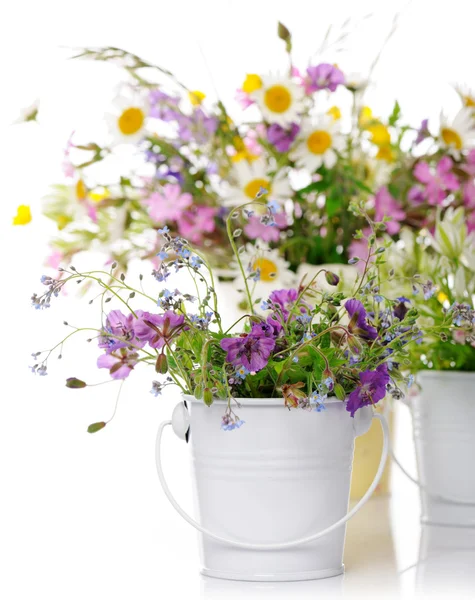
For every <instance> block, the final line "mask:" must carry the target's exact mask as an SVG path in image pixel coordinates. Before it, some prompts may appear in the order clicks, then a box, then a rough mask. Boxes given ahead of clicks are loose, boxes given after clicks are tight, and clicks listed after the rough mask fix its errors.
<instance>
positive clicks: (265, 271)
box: [252, 258, 277, 281]
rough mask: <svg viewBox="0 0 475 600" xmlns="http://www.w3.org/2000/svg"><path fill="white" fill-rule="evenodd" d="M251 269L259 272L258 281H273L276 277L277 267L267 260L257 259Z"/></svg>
mask: <svg viewBox="0 0 475 600" xmlns="http://www.w3.org/2000/svg"><path fill="white" fill-rule="evenodd" d="M252 269H253V270H254V271H257V270H258V269H259V272H260V275H261V276H260V281H274V279H275V278H276V277H277V265H276V264H275V263H274V262H272V261H271V260H269V259H268V258H258V259H257V260H256V261H254V264H253V265H252Z"/></svg>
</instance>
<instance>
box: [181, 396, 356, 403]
mask: <svg viewBox="0 0 475 600" xmlns="http://www.w3.org/2000/svg"><path fill="white" fill-rule="evenodd" d="M182 396H183V398H184V399H185V400H187V401H189V402H192V403H195V404H203V400H202V399H201V400H200V399H198V398H195V396H192V395H191V394H182ZM235 400H236V401H237V402H239V404H241V405H243V406H283V405H284V399H283V398H235ZM215 404H217V405H218V406H225V405H227V404H228V401H227V400H214V402H213V406H214V405H215ZM327 404H341V405H342V406H345V401H344V400H338V398H335V397H334V396H332V397H330V398H327V399H326V400H325V405H327Z"/></svg>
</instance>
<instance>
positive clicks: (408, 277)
mask: <svg viewBox="0 0 475 600" xmlns="http://www.w3.org/2000/svg"><path fill="white" fill-rule="evenodd" d="M442 214H443V216H442ZM469 229H470V225H469V220H468V219H467V216H466V214H465V213H464V209H463V208H462V207H459V208H457V209H454V208H452V207H449V208H447V209H446V210H445V211H442V209H440V208H439V210H438V213H437V219H436V224H435V229H434V232H433V233H431V232H430V231H428V230H427V229H423V230H422V231H421V232H419V233H416V232H413V231H411V230H408V229H405V230H402V231H401V240H400V241H399V242H398V243H397V244H394V245H392V247H391V248H390V249H389V252H388V263H387V264H388V265H391V270H390V271H389V272H387V273H386V275H388V273H389V279H391V283H387V284H386V286H383V287H387V288H388V289H392V288H393V287H394V286H396V285H397V286H398V289H400V290H401V291H403V294H404V303H405V304H406V306H407V307H410V306H412V307H415V308H416V309H417V312H418V314H419V315H420V318H419V322H420V324H421V328H422V329H423V330H424V336H421V337H420V339H419V341H418V343H417V344H414V345H412V346H411V349H410V353H411V364H412V369H413V370H414V372H417V371H419V370H421V369H435V370H458V371H474V370H475V310H474V303H473V298H474V294H475V234H474V233H469ZM394 272H396V277H395V278H394V279H393V277H394Z"/></svg>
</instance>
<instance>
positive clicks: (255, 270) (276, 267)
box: [231, 242, 295, 309]
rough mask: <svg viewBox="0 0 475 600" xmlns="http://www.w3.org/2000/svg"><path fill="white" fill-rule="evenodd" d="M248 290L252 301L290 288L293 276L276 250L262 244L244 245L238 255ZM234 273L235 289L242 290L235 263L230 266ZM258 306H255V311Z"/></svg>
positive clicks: (239, 272)
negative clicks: (275, 291)
mask: <svg viewBox="0 0 475 600" xmlns="http://www.w3.org/2000/svg"><path fill="white" fill-rule="evenodd" d="M239 257H240V259H241V262H242V264H243V267H244V270H245V272H246V279H247V284H248V286H249V289H250V291H251V294H252V297H253V299H254V300H257V299H258V298H263V299H265V298H267V297H268V296H269V294H270V293H271V292H272V291H273V290H279V289H282V288H285V287H290V286H292V285H293V284H294V283H295V274H294V273H293V272H292V271H290V269H289V263H288V262H287V261H286V260H285V259H284V258H282V257H281V256H280V254H279V251H278V250H271V249H269V246H267V244H264V243H261V242H260V243H259V244H256V245H254V244H250V243H248V244H246V246H245V249H244V251H243V252H241V253H240V254H239ZM231 266H232V267H233V268H234V271H235V273H236V280H235V287H237V288H238V289H244V282H243V279H242V274H241V271H240V269H239V266H238V265H237V261H235V262H234V263H233V264H232V265H231ZM257 308H258V306H256V309H257Z"/></svg>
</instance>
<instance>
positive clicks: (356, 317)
mask: <svg viewBox="0 0 475 600" xmlns="http://www.w3.org/2000/svg"><path fill="white" fill-rule="evenodd" d="M345 308H346V311H347V313H348V315H349V316H350V323H349V324H348V329H349V330H350V331H351V333H353V334H355V335H357V336H358V337H360V338H362V339H364V340H375V339H376V338H377V337H378V332H377V331H376V329H375V328H374V327H373V326H372V325H370V324H369V323H368V321H367V314H366V310H365V309H364V306H363V305H362V304H361V302H360V301H359V300H356V298H351V299H350V300H347V301H346V302H345Z"/></svg>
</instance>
